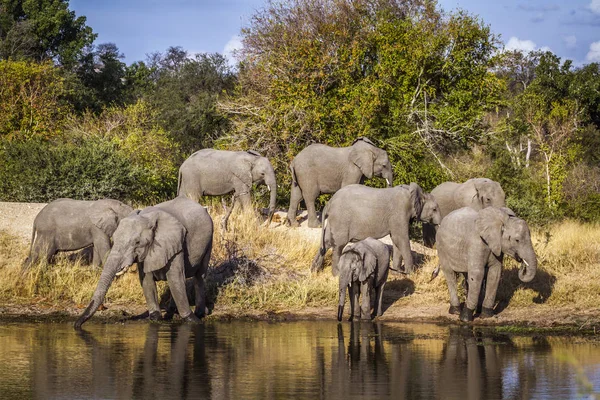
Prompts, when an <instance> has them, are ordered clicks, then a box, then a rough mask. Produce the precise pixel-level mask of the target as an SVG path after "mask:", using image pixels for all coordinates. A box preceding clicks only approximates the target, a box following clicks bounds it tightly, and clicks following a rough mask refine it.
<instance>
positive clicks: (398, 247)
mask: <svg viewBox="0 0 600 400" xmlns="http://www.w3.org/2000/svg"><path fill="white" fill-rule="evenodd" d="M392 243H393V244H394V246H393V247H394V251H393V259H394V260H393V266H394V269H395V270H396V271H402V270H401V269H400V266H401V264H402V259H404V273H405V274H407V275H408V274H411V273H412V272H413V259H412V253H411V252H410V239H409V237H408V230H407V231H406V232H404V230H401V231H399V232H396V233H395V234H392Z"/></svg>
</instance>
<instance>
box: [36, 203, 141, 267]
mask: <svg viewBox="0 0 600 400" xmlns="http://www.w3.org/2000/svg"><path fill="white" fill-rule="evenodd" d="M132 212H133V208H131V207H129V206H128V205H126V204H123V203H121V202H120V201H117V200H112V199H103V200H97V201H83V200H72V199H58V200H54V201H53V202H51V203H49V204H48V205H46V206H45V207H44V208H42V210H41V211H40V212H39V213H38V215H37V216H36V217H35V220H34V222H33V233H32V235H31V247H30V249H29V256H28V257H27V259H26V260H25V264H24V266H25V267H26V268H27V267H29V266H30V265H31V264H34V263H37V262H39V261H41V260H45V261H46V262H51V261H52V259H53V257H54V255H55V254H56V253H57V252H59V251H73V250H79V249H83V248H84V247H89V246H92V245H93V246H94V255H93V261H92V263H93V265H95V266H99V265H100V264H102V262H103V261H104V259H105V257H106V255H107V254H108V252H109V251H110V247H111V243H110V238H111V236H112V235H113V233H114V232H115V230H116V229H117V226H118V225H119V222H120V221H121V220H122V219H123V218H125V217H126V216H128V215H129V214H131V213H132Z"/></svg>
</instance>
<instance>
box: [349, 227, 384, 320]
mask: <svg viewBox="0 0 600 400" xmlns="http://www.w3.org/2000/svg"><path fill="white" fill-rule="evenodd" d="M339 266H340V280H339V282H340V286H339V288H340V289H339V305H338V321H341V320H342V315H343V313H344V302H345V301H346V288H349V291H350V320H352V317H353V316H355V317H359V316H360V317H361V318H362V319H370V318H371V317H372V316H371V313H370V311H371V293H370V292H371V289H372V288H375V296H376V300H377V301H376V307H377V316H378V317H379V316H381V314H382V313H383V312H382V310H381V303H382V300H383V287H384V286H385V282H386V280H387V277H388V271H389V266H390V250H389V249H388V247H387V245H386V244H384V243H382V242H381V241H379V240H377V239H373V238H371V237H368V238H366V239H364V240H361V241H360V242H356V243H350V244H348V245H347V246H346V247H345V248H344V251H343V252H342V255H341V257H340V261H339ZM359 286H360V294H361V297H362V299H361V305H360V311H359V306H358V295H359Z"/></svg>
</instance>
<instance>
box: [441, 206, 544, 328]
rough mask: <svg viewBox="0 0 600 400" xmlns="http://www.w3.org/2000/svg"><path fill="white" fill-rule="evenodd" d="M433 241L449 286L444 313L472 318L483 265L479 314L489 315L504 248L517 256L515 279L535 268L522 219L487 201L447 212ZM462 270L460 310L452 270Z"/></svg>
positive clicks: (530, 275)
mask: <svg viewBox="0 0 600 400" xmlns="http://www.w3.org/2000/svg"><path fill="white" fill-rule="evenodd" d="M436 242H437V247H438V257H439V260H440V264H439V266H438V268H437V269H436V270H435V271H434V272H433V278H435V276H436V275H437V273H438V272H439V269H440V268H441V269H442V271H443V272H444V276H445V277H446V281H447V283H448V290H449V291H450V311H449V312H450V313H451V314H459V313H460V320H461V321H463V322H469V321H472V320H473V313H474V311H475V309H476V308H477V302H478V300H479V292H480V291H481V286H482V283H483V279H484V276H485V274H486V270H487V280H486V287H485V299H484V300H483V311H482V312H481V315H480V316H481V318H486V317H491V316H493V315H494V310H493V307H494V303H495V300H496V290H497V289H498V283H499V282H500V273H501V272H502V259H503V256H504V254H507V255H509V256H511V257H512V258H514V259H515V260H517V261H518V262H522V263H523V264H522V266H521V269H520V270H519V279H520V280H521V281H522V282H530V281H531V280H532V279H533V277H534V276H535V273H536V270H537V258H536V255H535V252H534V250H533V245H532V243H531V235H530V233H529V228H528V227H527V223H526V222H525V221H523V220H522V219H521V218H517V217H516V216H515V214H514V213H513V212H512V211H511V210H510V209H508V208H504V207H503V208H496V207H487V208H485V209H483V210H481V211H476V210H474V209H472V208H470V207H464V208H460V209H458V210H456V211H453V212H451V213H450V214H448V215H447V216H446V217H445V218H444V219H443V220H442V223H441V225H440V227H439V229H438V231H437V236H436ZM457 272H461V273H465V272H466V273H467V277H468V289H467V301H466V304H465V307H463V309H462V310H460V301H459V299H458V294H457V290H456V273H457Z"/></svg>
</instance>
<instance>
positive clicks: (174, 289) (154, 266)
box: [75, 197, 213, 329]
mask: <svg viewBox="0 0 600 400" xmlns="http://www.w3.org/2000/svg"><path fill="white" fill-rule="evenodd" d="M212 237H213V223H212V219H211V218H210V216H209V215H208V212H206V210H205V209H204V207H202V206H201V205H200V204H198V203H196V202H195V201H193V200H190V199H187V198H185V197H177V198H175V199H174V200H170V201H167V202H164V203H160V204H158V205H156V206H153V207H147V208H145V209H143V210H141V211H139V212H137V213H134V214H132V215H130V216H129V217H127V218H125V219H123V220H122V221H121V223H120V224H119V226H118V228H117V230H116V231H115V233H114V235H113V239H114V245H113V248H112V250H111V252H110V254H109V256H108V259H107V260H106V265H105V266H104V269H103V270H102V275H101V276H100V281H99V282H98V285H97V287H96V290H95V291H94V295H93V296H92V300H91V302H90V304H89V305H88V307H87V308H86V309H85V311H84V312H83V314H82V315H81V317H79V319H78V320H77V322H76V323H75V328H76V329H78V328H80V327H81V325H82V324H83V323H84V322H85V321H87V320H88V319H89V318H90V317H91V316H92V315H94V313H95V312H96V310H97V309H98V307H99V306H100V304H102V301H103V300H104V296H105V295H106V292H107V291H108V288H109V287H110V285H111V283H112V281H113V279H114V278H115V277H116V276H117V275H121V274H123V273H124V272H125V270H126V269H127V268H128V267H129V266H130V265H132V264H133V263H135V262H137V263H138V271H139V275H140V283H141V285H142V288H143V290H144V297H145V298H146V303H147V305H148V312H149V318H150V319H152V320H159V319H161V318H162V316H161V313H160V308H159V303H158V296H157V292H156V283H155V281H164V280H166V281H167V282H168V284H169V289H170V290H171V295H172V296H173V300H174V301H175V304H176V305H177V310H178V311H179V315H180V316H181V318H182V319H184V320H186V321H190V322H198V321H199V318H200V317H202V316H203V315H204V313H205V291H204V274H205V273H206V270H207V268H208V263H209V260H210V254H211V249H212ZM189 277H194V288H195V294H196V296H195V297H196V299H195V305H196V309H195V311H194V313H192V311H191V309H190V306H189V304H188V298H187V295H186V288H185V278H189Z"/></svg>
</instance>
